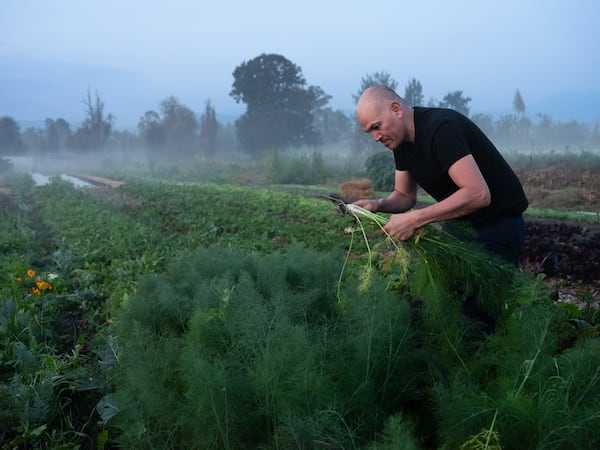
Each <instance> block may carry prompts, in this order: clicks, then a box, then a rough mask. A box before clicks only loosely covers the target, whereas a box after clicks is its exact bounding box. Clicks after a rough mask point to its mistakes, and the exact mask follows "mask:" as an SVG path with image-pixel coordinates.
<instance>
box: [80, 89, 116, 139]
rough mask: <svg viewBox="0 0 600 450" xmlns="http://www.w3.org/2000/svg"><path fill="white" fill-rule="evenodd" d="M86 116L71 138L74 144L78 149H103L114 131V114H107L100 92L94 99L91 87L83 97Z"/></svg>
mask: <svg viewBox="0 0 600 450" xmlns="http://www.w3.org/2000/svg"><path fill="white" fill-rule="evenodd" d="M83 104H84V106H85V113H86V118H85V120H84V121H83V124H82V125H81V127H80V128H78V129H77V130H76V131H75V133H74V135H73V138H72V140H71V142H72V146H73V147H74V148H76V149H78V150H87V151H90V150H101V149H103V148H104V144H106V141H107V140H108V138H109V137H110V133H111V132H112V127H113V122H114V116H113V115H112V114H108V115H105V113H104V102H103V101H102V100H101V99H100V96H99V95H98V92H96V93H95V99H92V94H91V91H90V89H88V91H87V94H86V97H85V98H84V99H83Z"/></svg>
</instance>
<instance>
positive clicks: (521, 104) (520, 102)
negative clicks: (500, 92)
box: [513, 89, 525, 115]
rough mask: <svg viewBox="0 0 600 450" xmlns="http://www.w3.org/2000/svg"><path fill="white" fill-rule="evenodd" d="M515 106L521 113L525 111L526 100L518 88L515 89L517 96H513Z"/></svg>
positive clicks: (516, 110) (517, 111)
mask: <svg viewBox="0 0 600 450" xmlns="http://www.w3.org/2000/svg"><path fill="white" fill-rule="evenodd" d="M513 108H514V110H515V112H516V113H517V114H519V115H522V114H524V113H525V102H524V101H523V97H521V92H520V91H519V90H518V89H517V90H516V91H515V96H514V98H513Z"/></svg>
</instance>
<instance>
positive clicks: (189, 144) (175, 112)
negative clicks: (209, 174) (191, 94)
mask: <svg viewBox="0 0 600 450" xmlns="http://www.w3.org/2000/svg"><path fill="white" fill-rule="evenodd" d="M160 109H161V112H162V128H163V132H164V135H165V145H166V147H167V148H168V149H169V150H170V151H171V152H173V153H175V154H176V155H179V156H183V157H188V156H191V155H192V154H194V153H196V152H197V137H198V120H197V119H196V115H195V114H194V112H193V111H192V110H191V109H190V108H188V107H187V106H184V105H182V104H180V103H179V101H178V100H177V99H176V98H175V97H173V96H171V97H168V98H166V99H165V100H163V101H162V102H161V103H160Z"/></svg>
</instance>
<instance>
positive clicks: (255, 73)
mask: <svg viewBox="0 0 600 450" xmlns="http://www.w3.org/2000/svg"><path fill="white" fill-rule="evenodd" d="M233 78H234V82H233V85H232V90H231V92H230V94H229V95H231V97H233V99H234V100H235V101H236V102H237V103H240V102H242V103H245V104H246V112H245V113H244V114H243V115H242V116H241V117H240V118H239V119H238V120H237V121H236V123H235V125H236V129H237V135H238V140H239V142H240V144H241V145H242V147H243V148H245V149H246V150H247V151H249V152H252V153H261V152H264V151H266V150H275V149H282V148H286V147H290V146H295V145H314V144H318V143H320V140H321V138H320V135H319V133H318V132H317V130H315V128H314V125H313V123H314V117H313V114H314V111H315V109H316V108H318V107H319V106H321V107H322V104H321V103H322V101H323V100H324V97H323V93H322V90H321V89H320V88H317V87H315V86H307V85H306V81H305V79H304V77H303V76H302V71H301V69H300V67H299V66H297V65H295V64H293V63H292V62H291V61H289V60H288V59H287V58H285V57H284V56H281V55H277V54H264V53H263V54H261V55H260V56H257V57H256V58H254V59H251V60H250V61H247V62H243V63H242V64H240V65H239V66H238V67H236V68H235V70H234V71H233Z"/></svg>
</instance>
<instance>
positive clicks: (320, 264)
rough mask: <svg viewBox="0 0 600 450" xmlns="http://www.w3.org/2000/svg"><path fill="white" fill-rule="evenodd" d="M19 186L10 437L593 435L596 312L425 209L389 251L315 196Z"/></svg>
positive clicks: (6, 365)
mask: <svg viewBox="0 0 600 450" xmlns="http://www.w3.org/2000/svg"><path fill="white" fill-rule="evenodd" d="M11 184H12V186H13V187H14V190H13V195H12V197H11V198H10V199H5V200H3V202H4V203H3V205H2V213H1V214H0V220H1V221H2V228H1V229H2V232H1V233H0V246H1V247H2V248H3V250H4V251H3V253H2V256H1V257H0V263H1V264H2V268H3V274H4V276H3V278H2V284H1V286H0V294H1V297H0V302H1V304H0V346H2V349H1V350H2V351H1V352H0V365H1V367H2V371H1V375H0V430H1V431H0V443H1V445H2V448H7V449H9V448H10V449H13V448H17V449H18V448H56V449H58V448H65V449H66V448H69V449H70V448H207V449H208V448H219V449H222V448H232V449H234V448H235V449H237V448H281V449H284V448H286V449H287V448H361V449H385V448H390V449H391V448H448V449H450V448H506V449H510V448H519V449H523V448H596V447H598V445H599V444H600V442H599V441H598V437H597V436H596V433H595V430H596V429H597V428H598V425H600V399H598V398H597V396H594V395H592V394H593V392H594V391H595V390H597V389H598V384H599V381H600V361H599V356H598V355H600V352H598V350H599V345H600V340H599V339H598V326H597V317H596V316H595V315H590V316H588V317H587V320H582V319H581V316H580V315H579V316H578V314H577V312H576V311H572V310H571V311H568V310H565V309H562V308H559V307H557V306H556V305H555V304H554V303H553V302H552V300H551V298H550V294H549V293H548V292H547V290H546V289H545V288H544V284H543V283H542V280H541V279H540V278H537V279H535V278H533V277H531V276H529V275H527V274H521V273H516V272H513V271H509V270H508V269H507V270H498V271H496V270H492V269H493V268H494V267H495V266H494V265H493V264H492V261H490V260H489V258H487V256H486V255H483V254H481V253H479V252H478V251H477V249H474V248H471V247H466V246H465V247H461V246H458V247H457V242H456V241H452V240H450V238H449V237H448V236H446V235H443V234H439V230H437V229H436V228H428V229H427V230H426V231H424V232H423V233H420V234H418V235H417V236H416V237H415V239H413V240H412V241H411V242H408V243H406V244H403V247H402V248H403V251H402V253H401V255H402V257H401V258H398V257H397V255H398V252H397V250H398V249H397V248H394V247H393V246H392V247H390V243H389V241H387V240H386V239H385V237H382V235H381V234H380V232H379V231H378V230H377V228H376V227H365V228H364V229H362V230H361V229H360V227H357V224H356V223H355V221H354V220H353V219H352V217H349V216H341V215H339V214H338V212H337V210H336V208H335V207H334V206H333V205H332V204H331V203H330V202H329V201H327V200H324V199H323V198H321V197H319V195H318V194H317V193H315V194H314V195H309V196H305V195H297V194H295V193H290V192H284V191H281V190H273V189H268V188H259V187H249V186H241V185H231V184H229V185H225V184H211V183H192V182H187V183H175V182H157V181H152V180H147V179H142V178H129V179H126V184H125V185H124V186H122V187H121V188H119V189H115V190H112V189H109V188H102V189H99V188H93V189H78V188H75V187H73V186H72V185H71V184H70V183H67V182H64V181H62V180H60V179H58V178H56V179H53V181H52V183H51V184H49V185H46V186H40V187H34V186H33V183H32V182H31V180H28V179H27V177H25V176H19V177H15V178H14V179H13V180H11ZM365 238H367V239H365ZM448 249H450V250H451V251H448ZM483 280H485V282H483ZM474 292H475V293H478V295H479V296H480V298H481V299H484V300H485V301H486V302H487V304H488V305H493V306H499V307H500V309H501V311H502V314H501V316H502V318H501V320H500V322H499V324H498V326H497V329H496V332H495V333H494V334H492V335H491V336H487V335H485V334H482V332H481V330H480V329H479V328H478V324H477V323H476V322H471V321H469V320H466V319H465V317H464V315H463V314H462V313H461V310H460V305H461V303H462V302H463V301H464V300H465V298H466V296H470V295H472V294H473V293H474Z"/></svg>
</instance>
